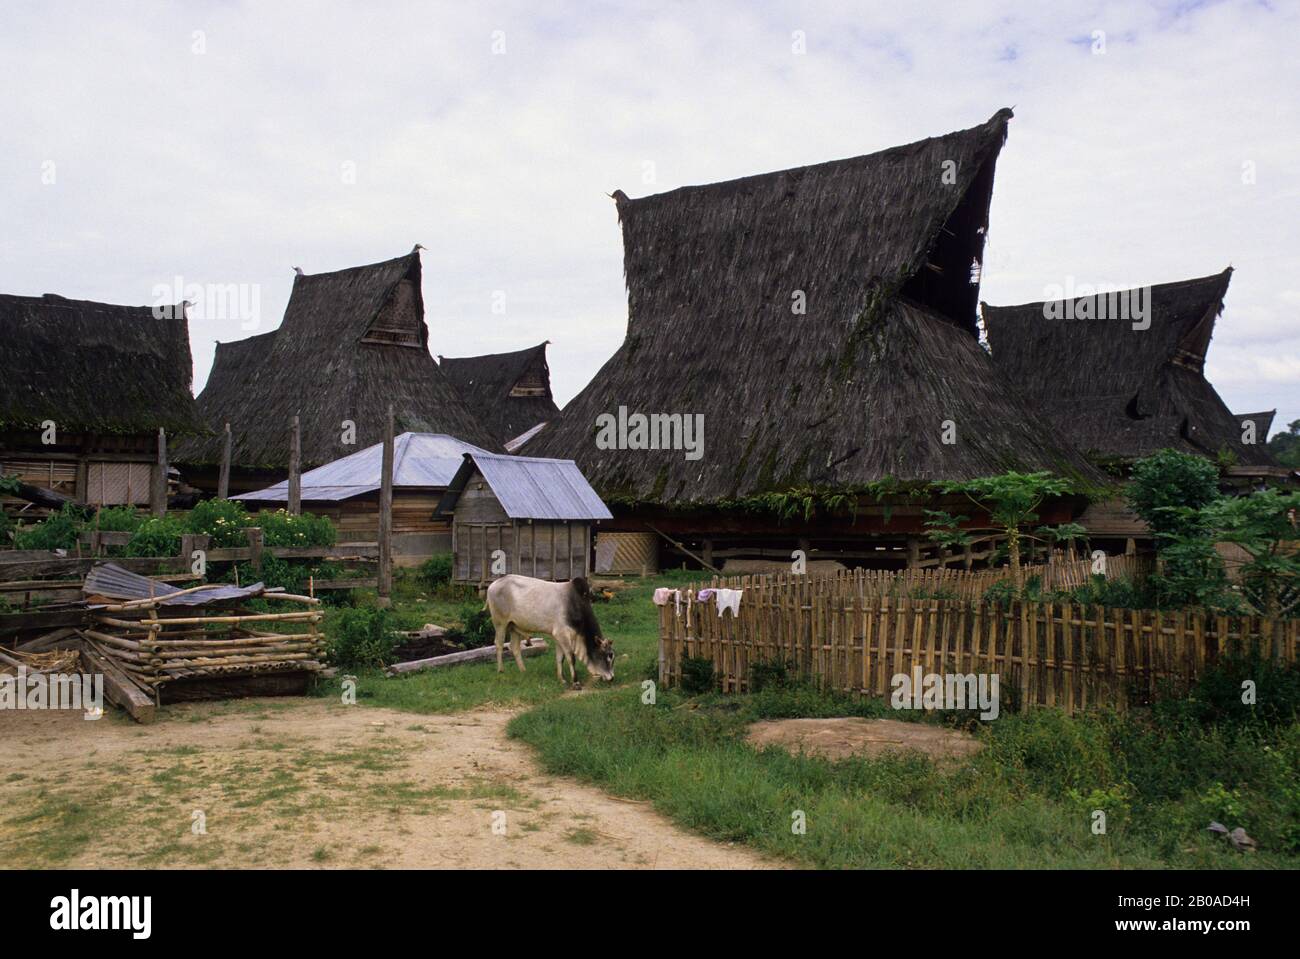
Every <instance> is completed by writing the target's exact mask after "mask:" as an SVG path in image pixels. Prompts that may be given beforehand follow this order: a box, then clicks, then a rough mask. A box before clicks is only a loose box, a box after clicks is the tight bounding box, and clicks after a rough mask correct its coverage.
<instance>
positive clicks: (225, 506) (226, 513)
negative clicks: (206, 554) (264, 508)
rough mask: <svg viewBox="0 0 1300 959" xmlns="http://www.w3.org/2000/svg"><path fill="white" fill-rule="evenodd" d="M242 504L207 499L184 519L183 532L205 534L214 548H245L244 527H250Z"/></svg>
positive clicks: (250, 524)
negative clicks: (210, 538)
mask: <svg viewBox="0 0 1300 959" xmlns="http://www.w3.org/2000/svg"><path fill="white" fill-rule="evenodd" d="M252 525H253V522H252V520H251V519H250V518H249V515H248V510H246V509H244V504H243V503H238V502H234V501H232V500H228V499H207V500H203V501H202V502H200V503H196V504H195V506H194V509H192V510H190V514H189V516H187V517H186V518H185V532H187V533H206V534H207V535H208V536H211V537H212V540H211V545H212V546H213V547H214V548H227V549H228V548H231V547H236V546H246V545H247V544H248V537H247V536H245V535H244V529H245V527H248V526H252ZM178 548H179V547H178Z"/></svg>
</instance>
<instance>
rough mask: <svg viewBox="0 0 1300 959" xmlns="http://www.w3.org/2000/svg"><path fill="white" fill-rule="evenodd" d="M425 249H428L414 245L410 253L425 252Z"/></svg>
mask: <svg viewBox="0 0 1300 959" xmlns="http://www.w3.org/2000/svg"><path fill="white" fill-rule="evenodd" d="M427 249H428V247H427V246H421V245H420V244H419V243H417V244H415V246H414V247H413V248H412V249H411V252H412V253H419V252H420V251H421V250H427Z"/></svg>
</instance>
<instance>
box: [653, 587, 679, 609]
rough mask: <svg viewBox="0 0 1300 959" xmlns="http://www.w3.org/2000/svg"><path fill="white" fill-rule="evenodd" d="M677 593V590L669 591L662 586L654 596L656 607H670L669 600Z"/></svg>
mask: <svg viewBox="0 0 1300 959" xmlns="http://www.w3.org/2000/svg"><path fill="white" fill-rule="evenodd" d="M676 592H677V590H675V589H668V588H667V587H665V586H660V587H659V588H658V589H656V590H655V596H654V599H655V605H656V606H667V605H668V598H669V597H670V596H672V595H673V594H674V593H676Z"/></svg>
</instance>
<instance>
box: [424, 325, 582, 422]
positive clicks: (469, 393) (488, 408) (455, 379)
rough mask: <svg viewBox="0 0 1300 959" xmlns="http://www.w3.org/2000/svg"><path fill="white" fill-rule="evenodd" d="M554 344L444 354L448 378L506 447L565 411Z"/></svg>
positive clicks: (444, 370)
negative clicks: (551, 351)
mask: <svg viewBox="0 0 1300 959" xmlns="http://www.w3.org/2000/svg"><path fill="white" fill-rule="evenodd" d="M549 343H550V341H549V340H547V341H546V342H543V343H539V344H538V345H537V346H532V347H529V348H528V349H526V350H516V351H515V352H513V353H489V354H487V355H485V356H459V357H457V356H439V357H438V362H439V365H440V366H441V367H442V372H443V373H445V374H446V376H447V379H448V380H450V381H451V384H452V385H453V386H454V387H456V389H457V391H459V393H460V395H461V397H462V398H463V399H464V400H465V402H466V403H467V404H468V405H469V408H470V409H472V410H473V411H474V412H475V414H476V415H477V416H478V418H479V420H481V421H482V422H483V424H484V425H485V426H487V427H488V429H490V430H492V432H493V435H495V436H496V438H497V442H499V443H500V444H502V445H503V446H504V445H506V444H508V443H509V442H510V441H511V440H514V439H516V438H518V437H520V436H521V435H523V434H524V433H526V432H528V431H529V430H532V429H534V428H535V427H537V426H538V425H539V424H541V423H546V422H549V421H550V420H552V419H554V418H555V416H556V415H557V414H558V413H559V412H560V409H559V407H558V406H556V405H555V400H554V398H552V396H551V368H550V367H549V366H548V365H547V363H546V347H547V345H548V344H549Z"/></svg>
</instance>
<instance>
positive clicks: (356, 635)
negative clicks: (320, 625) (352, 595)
mask: <svg viewBox="0 0 1300 959" xmlns="http://www.w3.org/2000/svg"><path fill="white" fill-rule="evenodd" d="M396 646H397V631H396V629H395V628H394V626H393V621H392V615H391V613H390V612H389V611H388V610H386V609H381V608H378V607H373V606H370V607H356V608H346V609H340V610H339V611H338V612H337V613H336V614H335V615H333V616H332V617H331V619H330V621H329V622H328V623H327V624H326V627H325V650H326V658H327V659H328V660H329V662H330V663H331V664H332V665H334V666H337V667H339V668H340V669H369V668H375V669H379V668H382V667H384V666H387V665H388V664H389V663H391V662H392V661H393V650H394V649H395V648H396Z"/></svg>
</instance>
